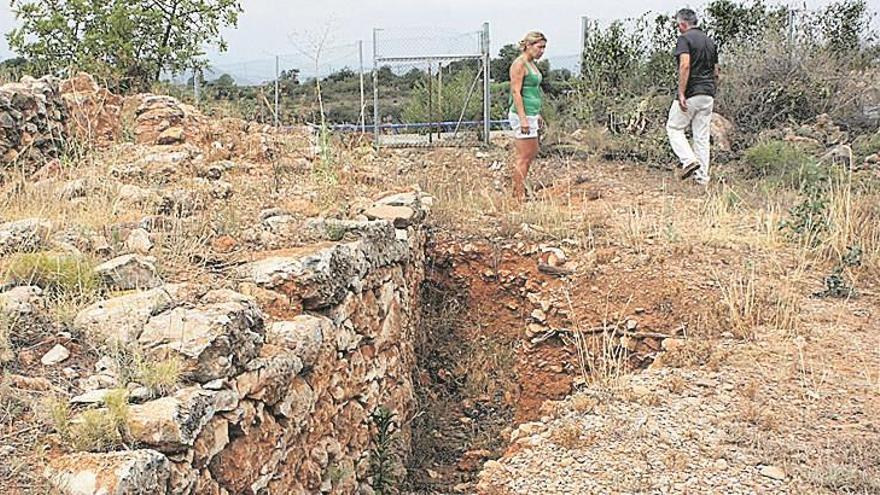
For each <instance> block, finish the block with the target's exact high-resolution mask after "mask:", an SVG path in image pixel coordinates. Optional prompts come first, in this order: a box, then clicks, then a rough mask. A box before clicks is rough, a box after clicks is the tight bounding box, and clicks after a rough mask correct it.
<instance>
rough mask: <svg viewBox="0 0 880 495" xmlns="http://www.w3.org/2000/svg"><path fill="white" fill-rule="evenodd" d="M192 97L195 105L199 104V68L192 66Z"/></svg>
mask: <svg viewBox="0 0 880 495" xmlns="http://www.w3.org/2000/svg"><path fill="white" fill-rule="evenodd" d="M193 98H195V100H196V107H198V106H199V99H200V95H199V69H198V67H193Z"/></svg>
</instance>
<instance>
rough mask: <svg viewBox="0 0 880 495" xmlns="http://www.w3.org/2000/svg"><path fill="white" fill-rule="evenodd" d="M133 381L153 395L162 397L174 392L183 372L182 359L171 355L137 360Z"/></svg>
mask: <svg viewBox="0 0 880 495" xmlns="http://www.w3.org/2000/svg"><path fill="white" fill-rule="evenodd" d="M137 361H138V362H137V369H136V376H135V381H136V382H137V383H140V384H141V385H143V386H144V387H147V389H148V390H149V391H150V393H151V394H152V395H153V396H154V397H162V396H165V395H168V394H171V393H173V392H174V390H175V389H176V388H177V387H178V386H179V385H180V383H181V382H182V380H183V377H184V374H185V366H184V364H183V361H181V360H180V358H178V357H176V356H172V357H170V358H168V359H164V360H162V361H147V360H145V359H143V358H139V359H138V360H137Z"/></svg>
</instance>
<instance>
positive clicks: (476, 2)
mask: <svg viewBox="0 0 880 495" xmlns="http://www.w3.org/2000/svg"><path fill="white" fill-rule="evenodd" d="M0 2H2V4H0V32H3V33H6V32H8V31H9V30H10V29H11V28H12V27H13V26H14V23H15V19H14V15H13V14H12V12H11V10H10V7H9V1H8V0H0ZM702 3H704V2H691V4H692V5H701V4H702ZM779 3H787V4H790V5H803V3H804V2H803V0H800V1H795V0H786V1H782V2H779ZM806 3H807V5H808V6H810V7H816V6H819V5H824V4H827V3H830V2H829V0H808V1H807V2H806ZM868 4H869V5H870V6H871V7H872V10H874V11H875V12H877V11H880V0H868ZM241 5H242V8H243V9H244V13H243V14H242V15H241V18H240V19H239V25H238V28H237V29H228V30H225V31H224V36H225V38H226V40H227V41H228V43H229V50H228V52H226V53H224V54H216V53H215V52H213V50H212V51H210V53H211V59H212V61H213V62H214V63H215V65H217V66H218V67H219V68H221V69H222V68H230V69H233V70H237V71H244V72H248V70H253V71H258V69H256V68H255V67H258V66H260V67H262V66H263V65H266V64H267V63H269V62H271V60H272V59H273V58H274V56H275V55H281V56H282V57H283V58H282V64H283V65H291V64H298V63H301V61H300V60H299V59H301V58H302V57H299V58H298V57H297V54H298V53H299V51H300V50H301V49H302V48H303V47H305V46H306V45H308V40H309V39H310V38H314V37H315V36H317V35H318V34H319V33H321V32H323V31H324V30H325V29H326V28H327V27H328V26H329V28H330V31H329V32H330V39H329V41H328V44H327V45H328V46H330V47H332V48H331V49H330V50H328V53H327V54H326V55H325V56H324V57H323V59H324V60H326V61H327V62H328V63H331V64H332V63H335V64H337V68H338V67H341V66H343V65H352V64H356V63H357V51H356V49H355V48H354V46H355V45H354V43H356V42H357V40H364V41H365V42H367V43H369V40H370V39H371V37H372V29H373V28H374V27H377V28H384V29H385V31H384V33H388V34H387V36H388V37H407V38H411V37H422V36H429V35H430V34H431V33H462V32H468V31H477V30H479V29H480V27H481V25H482V23H483V22H489V23H490V26H491V38H492V51H493V53H497V51H498V49H499V48H500V47H501V46H503V45H505V44H507V43H513V42H516V41H517V40H518V39H520V38H521V37H522V35H523V34H524V33H526V32H527V31H529V30H533V29H539V30H541V31H543V32H545V34H546V35H547V37H548V38H549V40H550V42H549V46H548V49H547V56H548V58H550V59H551V61H553V60H554V58H556V59H560V60H561V59H562V58H565V57H566V56H572V55H575V54H577V52H578V44H579V38H580V34H579V33H580V18H581V16H589V17H591V18H594V19H598V20H600V21H605V22H607V21H609V20H612V19H615V18H623V17H632V16H637V15H639V14H641V13H643V12H645V11H649V10H651V11H660V12H672V11H674V10H675V9H677V8H680V7H683V6H686V5H687V3H684V5H683V4H682V3H680V2H675V1H670V0H638V1H637V0H599V1H597V0H593V1H588V0H532V1H529V2H524V1H515V0H288V1H281V0H242V2H241ZM877 24H878V22H877V20H875V25H877ZM392 33H393V35H392ZM365 50H366V51H367V53H366V58H367V60H368V64H369V61H370V60H371V57H372V53H371V50H372V49H371V48H370V47H369V45H368V46H367V47H366V49H365ZM10 55H11V54H10V52H9V49H8V47H7V46H6V40H5V38H4V39H2V40H0V58H6V57H9V56H10Z"/></svg>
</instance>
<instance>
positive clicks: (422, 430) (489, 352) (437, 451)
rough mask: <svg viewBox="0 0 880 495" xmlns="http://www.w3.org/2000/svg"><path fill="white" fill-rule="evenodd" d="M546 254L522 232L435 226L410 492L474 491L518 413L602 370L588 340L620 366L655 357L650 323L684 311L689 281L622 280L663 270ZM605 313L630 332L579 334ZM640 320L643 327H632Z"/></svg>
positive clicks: (536, 409)
mask: <svg viewBox="0 0 880 495" xmlns="http://www.w3.org/2000/svg"><path fill="white" fill-rule="evenodd" d="M543 259H546V251H544V252H543V253H542V249H541V248H540V247H538V246H535V247H528V246H524V245H522V243H519V244H513V243H511V244H505V245H497V244H490V243H466V242H456V241H444V240H438V239H430V238H429V241H428V246H427V260H426V261H427V266H426V271H425V281H424V283H423V284H422V288H421V297H420V326H419V329H418V331H417V332H416V335H417V339H418V340H417V342H416V343H415V350H416V358H417V359H416V362H417V371H416V376H415V380H414V387H415V393H416V397H417V409H416V411H417V412H416V414H415V417H414V419H413V421H412V423H411V426H412V444H411V455H410V456H409V462H408V465H407V468H408V478H407V480H406V482H405V483H404V484H403V487H402V488H403V489H402V492H403V493H413V494H416V493H418V494H434V493H436V494H440V493H443V494H447V493H474V488H475V484H476V483H475V482H476V478H477V475H478V474H479V471H480V469H481V467H482V465H483V464H484V463H485V462H486V461H487V460H490V459H496V458H498V457H501V456H502V455H503V454H504V452H505V451H506V450H507V449H508V448H509V446H510V437H511V433H512V432H513V430H514V429H515V428H516V426H517V425H518V424H520V423H524V422H528V421H534V420H537V419H539V418H541V417H542V416H545V415H547V414H549V413H550V408H548V406H550V405H551V404H552V401H556V400H561V399H563V398H565V397H566V396H568V395H569V394H571V393H572V392H573V391H575V390H576V389H577V388H578V387H579V386H582V385H583V384H584V383H585V373H594V372H596V370H591V369H589V368H590V367H594V366H595V364H596V363H589V362H584V351H586V353H588V354H593V355H598V354H602V353H603V352H604V353H605V355H606V356H605V357H606V359H608V358H610V359H611V360H613V361H616V362H617V363H618V365H619V366H620V369H619V370H618V371H627V370H633V369H637V368H641V367H645V366H647V365H648V364H650V362H651V361H652V360H653V357H654V356H655V355H656V354H657V352H659V351H660V348H661V343H662V340H661V339H660V338H659V337H660V334H659V333H658V334H657V335H654V334H653V333H652V332H650V331H648V332H644V331H641V329H642V328H649V329H650V328H670V325H671V323H672V322H674V321H676V320H677V315H678V314H681V313H680V312H679V311H678V308H676V307H675V306H676V302H675V301H676V300H677V299H680V297H679V295H680V291H681V288H680V287H677V286H674V285H668V284H667V283H664V284H658V285H656V286H654V287H651V288H649V289H648V290H645V291H644V294H642V295H638V296H635V297H634V296H633V294H631V293H629V292H628V291H626V290H619V291H618V290H614V289H613V287H614V284H615V283H616V281H617V280H618V279H620V281H621V283H622V284H624V285H626V286H628V287H637V285H636V284H634V283H633V284H630V279H631V278H632V279H638V278H641V277H644V278H645V279H646V281H647V282H648V283H649V284H650V283H651V282H652V280H653V279H652V277H654V276H656V275H650V274H647V273H644V274H639V273H632V274H620V273H608V274H606V275H604V276H603V275H598V274H588V275H586V276H584V277H577V276H562V275H571V274H569V273H565V272H560V271H555V270H542V269H539V265H541V260H543ZM542 268H546V265H544V266H543V267H542ZM579 279H582V280H579ZM661 279H662V276H661ZM596 284H598V285H599V286H601V287H602V289H603V290H597V286H596ZM605 289H607V292H606V290H605ZM636 292H639V291H638V290H637V291H636ZM642 305H644V306H642ZM630 315H632V318H633V319H630ZM636 318H637V319H638V321H637V320H636ZM595 321H600V322H605V325H607V326H609V327H614V328H619V331H620V333H621V334H628V335H630V336H631V337H629V338H627V337H625V336H624V337H623V338H622V339H621V338H620V337H617V338H616V339H614V342H612V343H610V345H609V342H607V339H603V337H602V336H601V335H596V334H589V331H588V332H587V333H588V336H587V337H586V340H581V341H580V342H578V341H576V338H575V336H574V334H573V333H572V332H571V330H570V329H572V328H578V327H579V328H582V329H583V328H585V326H589V324H590V323H594V322H595ZM609 321H613V322H614V323H608V322H609ZM639 322H641V324H642V325H643V326H642V327H640V331H627V326H629V327H633V326H635V325H638V324H639ZM631 330H632V328H631ZM582 337H583V336H582ZM579 349H580V351H581V352H580V353H579ZM608 353H611V355H609V354H608Z"/></svg>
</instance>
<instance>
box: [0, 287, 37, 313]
mask: <svg viewBox="0 0 880 495" xmlns="http://www.w3.org/2000/svg"><path fill="white" fill-rule="evenodd" d="M42 309H45V301H44V300H43V289H41V288H39V287H35V286H18V287H13V288H11V289H9V290H7V291H5V292H0V315H3V316H4V317H6V318H8V319H11V320H17V319H19V318H24V317H29V316H32V315H34V314H35V313H37V312H38V311H40V310H42Z"/></svg>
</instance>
